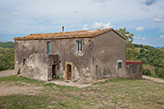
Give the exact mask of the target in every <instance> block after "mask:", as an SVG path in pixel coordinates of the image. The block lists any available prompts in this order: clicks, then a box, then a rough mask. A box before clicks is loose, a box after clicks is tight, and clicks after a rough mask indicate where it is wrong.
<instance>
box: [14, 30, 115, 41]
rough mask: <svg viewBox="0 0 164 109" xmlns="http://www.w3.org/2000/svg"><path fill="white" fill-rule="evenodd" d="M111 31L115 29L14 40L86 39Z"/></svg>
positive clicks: (35, 36)
mask: <svg viewBox="0 0 164 109" xmlns="http://www.w3.org/2000/svg"><path fill="white" fill-rule="evenodd" d="M110 30H113V29H112V28H107V29H97V30H81V31H73V32H59V33H42V34H41V33H40V34H30V35H28V36H25V37H17V38H14V40H39V39H66V38H85V37H93V36H96V35H99V34H102V33H105V32H108V31H110Z"/></svg>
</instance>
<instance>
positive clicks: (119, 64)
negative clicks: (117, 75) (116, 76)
mask: <svg viewBox="0 0 164 109" xmlns="http://www.w3.org/2000/svg"><path fill="white" fill-rule="evenodd" d="M120 68H122V60H118V61H117V69H120Z"/></svg>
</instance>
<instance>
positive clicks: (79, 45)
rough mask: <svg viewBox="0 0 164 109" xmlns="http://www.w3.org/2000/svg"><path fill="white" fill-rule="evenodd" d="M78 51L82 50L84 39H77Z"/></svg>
mask: <svg viewBox="0 0 164 109" xmlns="http://www.w3.org/2000/svg"><path fill="white" fill-rule="evenodd" d="M76 47H77V51H82V41H76Z"/></svg>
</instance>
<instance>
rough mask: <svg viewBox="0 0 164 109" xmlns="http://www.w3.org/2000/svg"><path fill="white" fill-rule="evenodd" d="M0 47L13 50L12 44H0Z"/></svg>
mask: <svg viewBox="0 0 164 109" xmlns="http://www.w3.org/2000/svg"><path fill="white" fill-rule="evenodd" d="M0 47H3V48H14V42H0Z"/></svg>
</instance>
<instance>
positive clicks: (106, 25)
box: [92, 22, 113, 28]
mask: <svg viewBox="0 0 164 109" xmlns="http://www.w3.org/2000/svg"><path fill="white" fill-rule="evenodd" d="M112 27H113V26H111V23H107V24H103V23H101V22H100V23H98V22H96V23H94V25H93V26H92V28H112Z"/></svg>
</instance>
